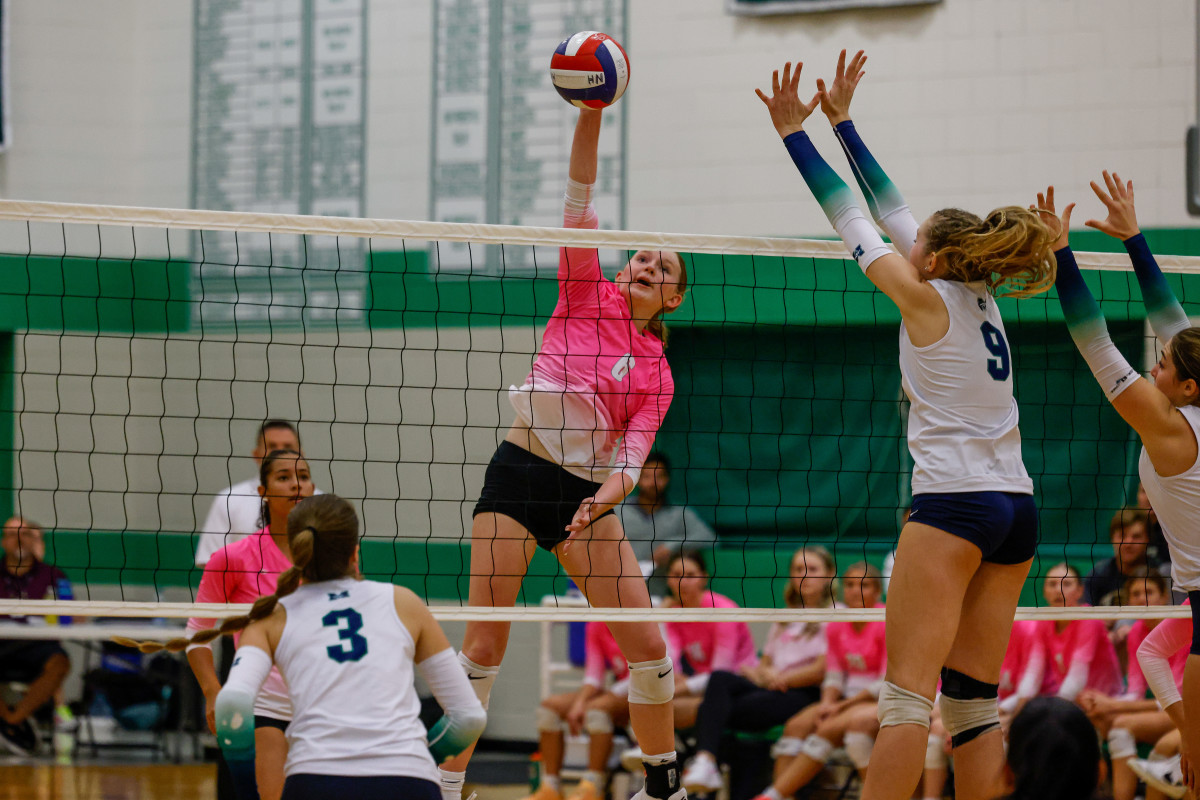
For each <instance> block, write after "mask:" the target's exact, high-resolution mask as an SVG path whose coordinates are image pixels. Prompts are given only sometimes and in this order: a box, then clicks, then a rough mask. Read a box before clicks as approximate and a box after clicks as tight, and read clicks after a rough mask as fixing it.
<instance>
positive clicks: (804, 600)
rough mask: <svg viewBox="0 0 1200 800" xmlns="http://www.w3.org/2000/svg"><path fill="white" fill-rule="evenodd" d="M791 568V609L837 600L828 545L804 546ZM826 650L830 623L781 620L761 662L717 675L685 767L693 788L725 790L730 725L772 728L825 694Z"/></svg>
mask: <svg viewBox="0 0 1200 800" xmlns="http://www.w3.org/2000/svg"><path fill="white" fill-rule="evenodd" d="M789 572H790V578H789V579H788V582H787V586H786V588H785V589H784V595H783V598H784V602H785V603H786V604H787V607H788V608H828V607H830V606H832V605H833V591H834V586H833V584H834V578H835V576H836V575H837V567H836V566H835V564H834V561H833V556H832V555H830V553H829V551H828V550H826V549H825V548H823V547H802V548H800V549H799V550H797V551H796V552H795V554H794V555H793V556H792V563H791V567H790V571H789ZM825 649H826V643H825V625H822V624H819V623H812V622H790V623H782V622H776V623H775V624H774V625H772V626H771V632H770V633H769V634H768V636H767V643H766V645H765V646H764V647H763V652H762V658H761V659H760V660H759V661H758V663H757V664H754V665H752V666H748V667H742V668H741V669H740V670H739V671H738V672H724V671H717V672H714V673H712V676H711V677H710V678H709V680H708V686H707V687H706V688H705V690H704V700H703V701H702V702H701V703H700V708H699V710H698V711H697V714H696V732H697V736H696V750H697V752H696V756H695V758H693V759H692V761H691V763H690V764H688V767H687V769H685V770H684V772H683V780H682V783H683V785H684V787H685V788H686V789H687V790H688V792H689V793H697V794H703V793H705V792H712V791H716V790H717V789H719V788H721V785H722V780H721V771H720V769H719V768H718V767H717V749H718V746H719V745H720V742H721V737H722V736H723V735H724V733H725V731H727V730H741V731H765V730H770V729H771V728H773V727H775V726H776V725H780V724H782V723H783V722H785V721H787V720H788V719H789V718H791V717H792V715H794V714H795V713H796V712H798V711H800V710H801V709H804V708H807V707H808V706H810V705H812V704H813V703H815V702H817V701H818V700H820V698H821V692H820V685H821V681H822V680H824V677H825Z"/></svg>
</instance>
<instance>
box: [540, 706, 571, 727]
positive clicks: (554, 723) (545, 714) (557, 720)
mask: <svg viewBox="0 0 1200 800" xmlns="http://www.w3.org/2000/svg"><path fill="white" fill-rule="evenodd" d="M563 727H564V725H563V720H562V717H560V716H559V715H558V714H556V713H555V712H553V711H551V710H550V709H548V708H546V707H545V706H538V709H537V729H538V730H539V731H561V730H562V729H563Z"/></svg>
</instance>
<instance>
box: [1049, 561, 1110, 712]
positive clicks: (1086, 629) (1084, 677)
mask: <svg viewBox="0 0 1200 800" xmlns="http://www.w3.org/2000/svg"><path fill="white" fill-rule="evenodd" d="M1042 592H1043V594H1044V595H1045V597H1046V602H1047V603H1049V604H1050V605H1052V606H1054V607H1056V608H1075V607H1077V606H1079V605H1081V603H1080V600H1081V599H1082V598H1083V583H1082V581H1081V580H1080V579H1079V571H1078V570H1076V569H1075V568H1074V567H1072V566H1070V565H1069V564H1065V563H1063V564H1056V565H1055V566H1053V567H1051V568H1050V571H1049V572H1048V573H1047V574H1046V581H1045V584H1044V585H1043V587H1042ZM1037 625H1038V630H1037V634H1036V638H1035V640H1034V643H1033V648H1032V650H1031V653H1030V660H1031V667H1032V668H1036V667H1038V666H1039V665H1040V666H1041V668H1042V674H1043V676H1044V677H1043V679H1042V688H1041V692H1040V694H1054V695H1058V696H1059V697H1061V698H1063V699H1064V700H1070V701H1072V702H1074V701H1075V700H1076V699H1077V698H1078V697H1079V694H1080V692H1082V691H1083V690H1084V689H1091V690H1093V691H1096V692H1100V693H1101V694H1105V695H1115V694H1119V693H1120V692H1121V667H1120V665H1119V664H1118V663H1117V653H1116V651H1115V650H1114V649H1113V645H1112V641H1110V640H1109V638H1108V628H1107V627H1105V625H1104V622H1103V621H1101V620H1098V619H1075V620H1043V621H1040V622H1038V623H1037Z"/></svg>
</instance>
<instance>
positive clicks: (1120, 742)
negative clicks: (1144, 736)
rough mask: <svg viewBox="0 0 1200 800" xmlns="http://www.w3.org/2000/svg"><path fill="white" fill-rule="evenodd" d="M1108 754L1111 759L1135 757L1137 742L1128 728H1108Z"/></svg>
mask: <svg viewBox="0 0 1200 800" xmlns="http://www.w3.org/2000/svg"><path fill="white" fill-rule="evenodd" d="M1108 754H1109V755H1110V756H1112V757H1113V758H1134V757H1135V756H1137V741H1136V740H1135V739H1134V738H1133V733H1132V732H1130V730H1129V729H1128V728H1110V729H1109V731H1108Z"/></svg>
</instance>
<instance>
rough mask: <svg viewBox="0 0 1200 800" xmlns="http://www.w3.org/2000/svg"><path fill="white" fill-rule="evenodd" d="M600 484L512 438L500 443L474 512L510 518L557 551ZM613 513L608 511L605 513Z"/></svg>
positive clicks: (545, 547)
mask: <svg viewBox="0 0 1200 800" xmlns="http://www.w3.org/2000/svg"><path fill="white" fill-rule="evenodd" d="M599 488H600V484H598V483H593V482H592V481H588V480H584V479H583V478H580V477H578V476H575V475H572V474H571V473H569V472H567V471H566V470H565V469H563V468H562V467H560V466H559V465H558V464H555V463H554V462H553V461H547V460H546V459H544V458H541V457H539V456H535V455H534V454H533V453H531V452H529V451H528V450H526V449H525V448H523V447H517V446H516V445H515V444H513V443H512V442H501V443H500V446H499V447H497V448H496V453H495V455H493V456H492V460H491V462H490V463H489V464H488V467H487V472H485V473H484V476H483V491H481V492H480V493H479V502H478V503H476V504H475V513H474V514H472V516H478V515H480V514H489V513H490V514H503V515H504V516H506V517H512V518H513V519H515V520H516V521H517V522H519V523H521V525H522V526H523V527H524V528H525V530H527V531H529V533H530V535H532V536H533V538H534V539H535V540H536V541H537V543H538V546H539V547H542V548H544V549H546V550H550V551H553V550H554V548H555V547H556V546H557V545H558V544H559V543H560V542H562V541H563V540H564V539H566V538H567V536H569V535H570V534H568V533H567V531H566V527H567V525H568V524H569V523H570V522H571V518H572V517H574V516H575V512H576V511H578V510H579V504H580V503H581V502H583V498H585V497H592V496H594V495H595V494H596V491H597V490H598V489H599ZM611 513H613V512H612V510H611V509H610V510H608V511H605V512H604V513H603V514H601V515H600V516H601V517H606V516H608V515H609V514H611Z"/></svg>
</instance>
